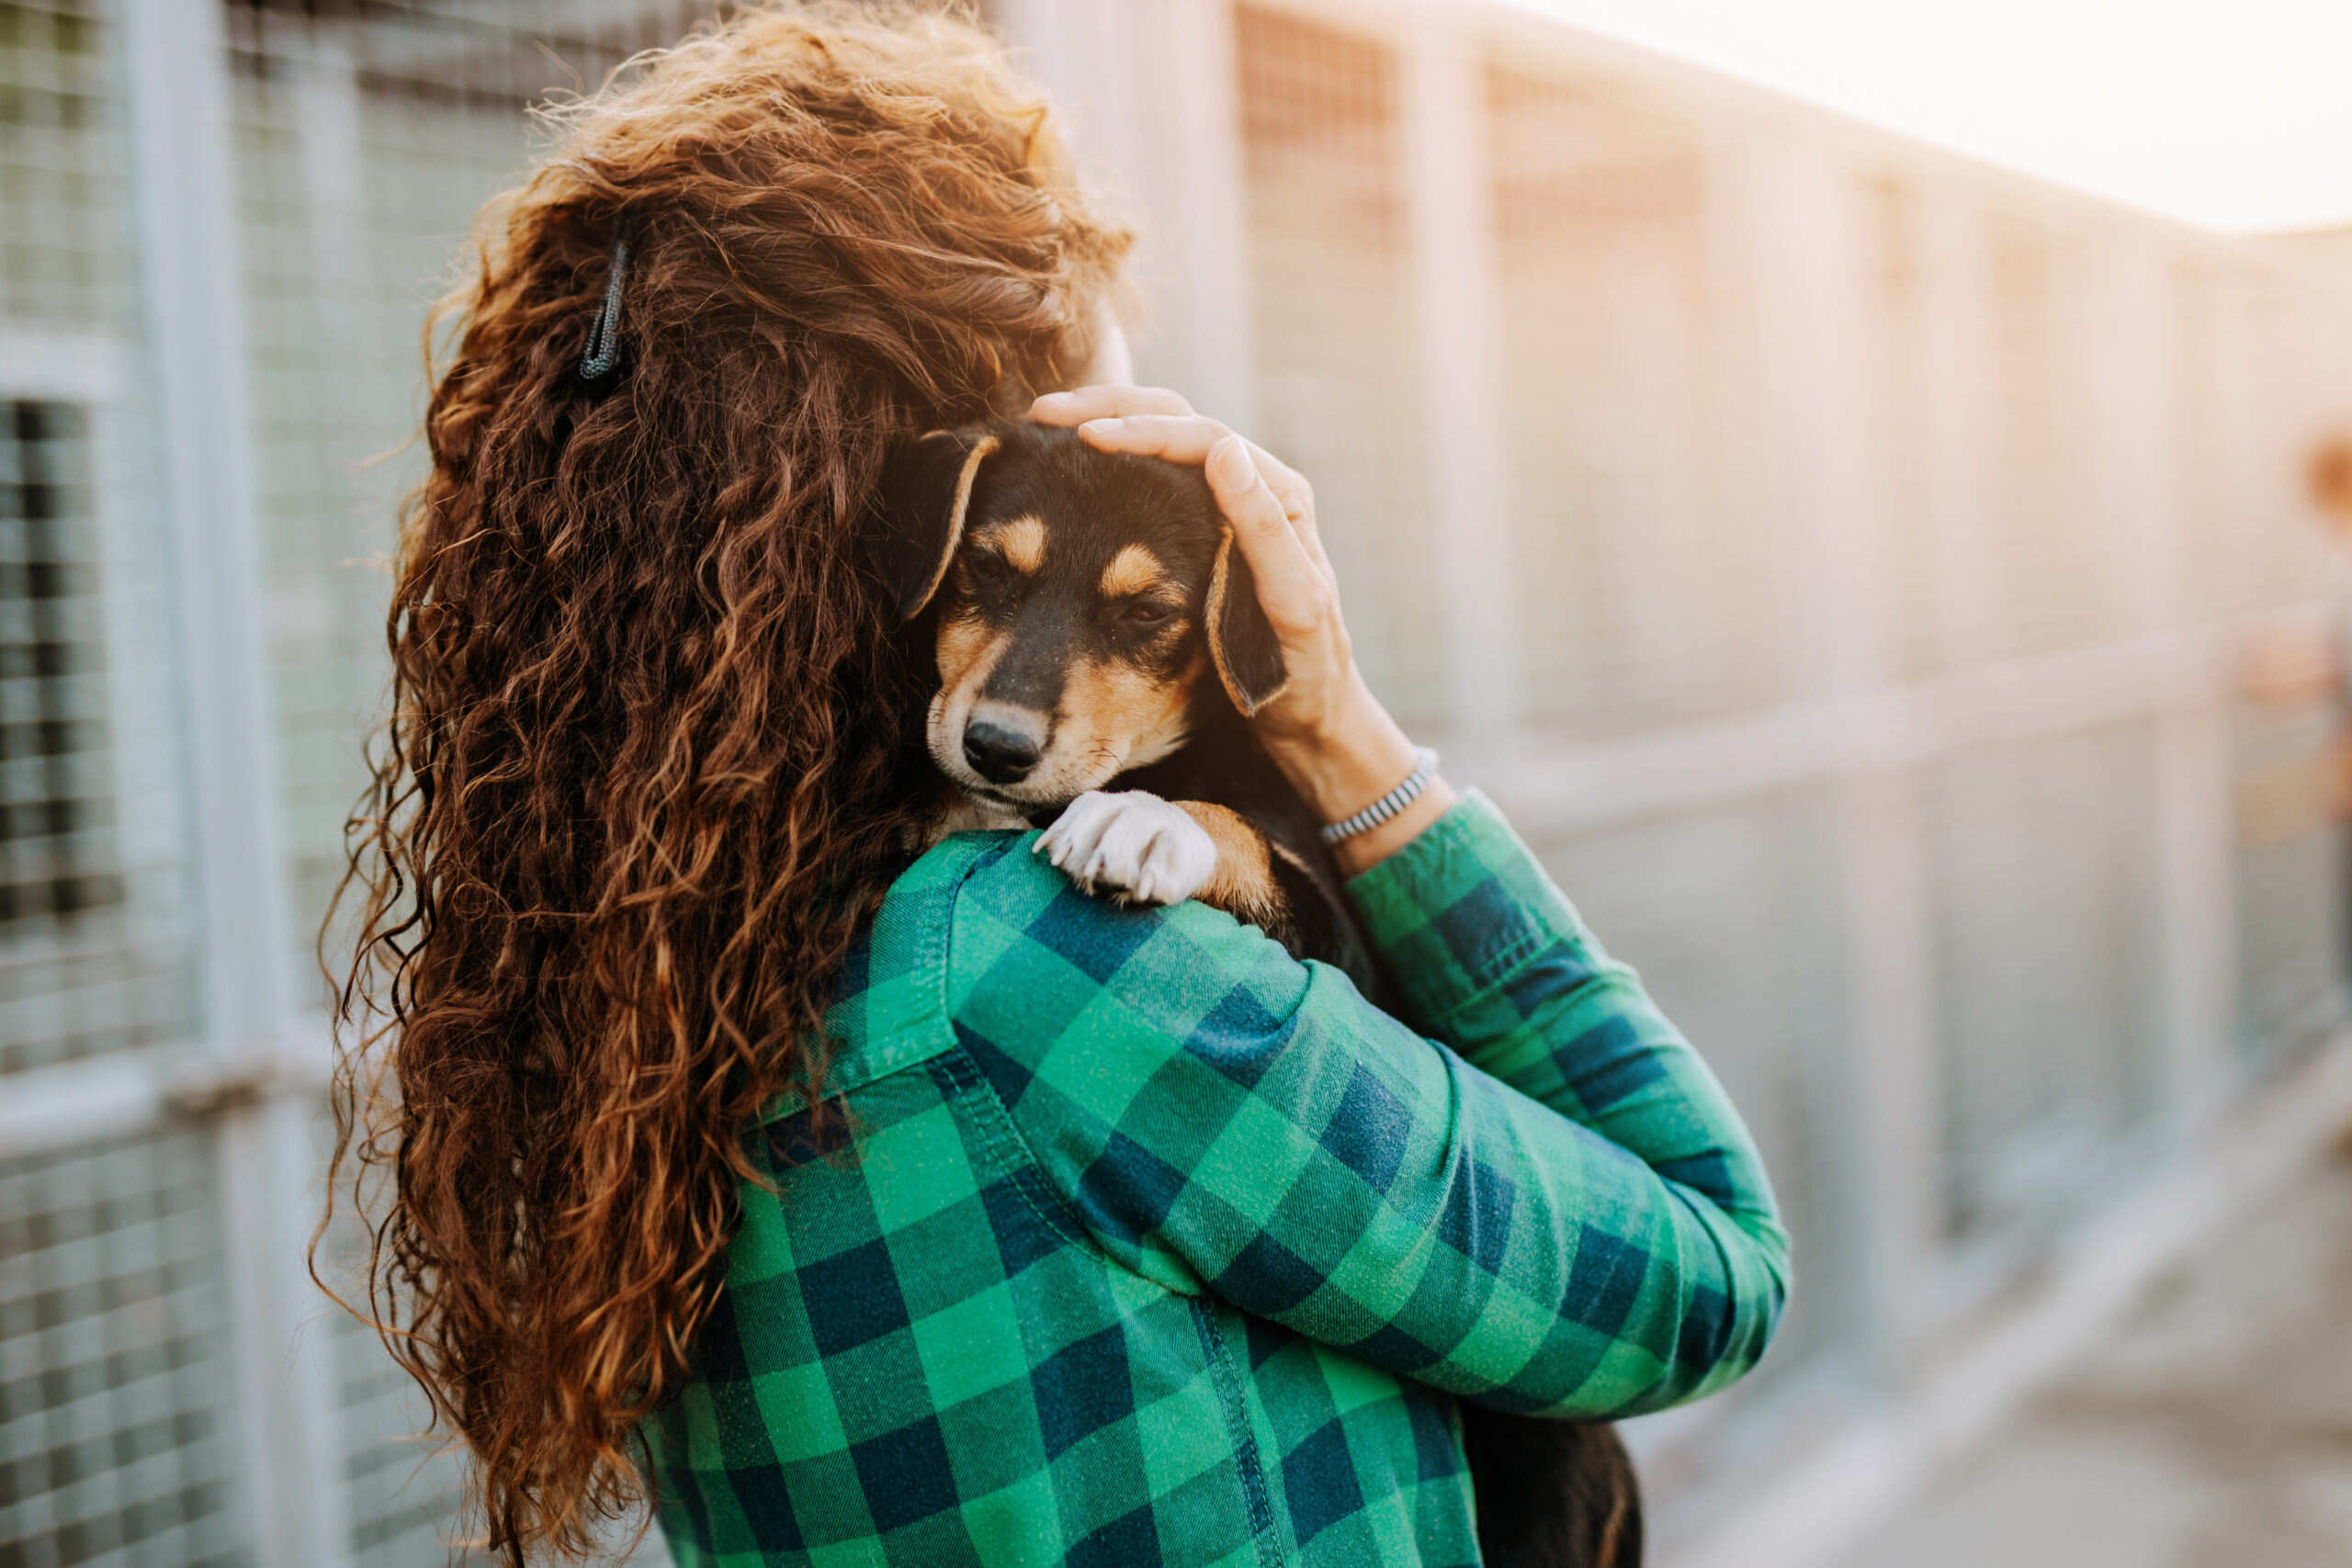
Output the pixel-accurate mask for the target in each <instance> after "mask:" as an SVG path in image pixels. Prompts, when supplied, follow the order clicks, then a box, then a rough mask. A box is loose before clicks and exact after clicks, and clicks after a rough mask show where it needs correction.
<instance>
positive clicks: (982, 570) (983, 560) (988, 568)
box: [971, 550, 1012, 582]
mask: <svg viewBox="0 0 2352 1568" xmlns="http://www.w3.org/2000/svg"><path fill="white" fill-rule="evenodd" d="M971 567H972V575H973V576H974V577H977V578H978V579H979V580H980V581H982V582H1002V581H1006V580H1007V579H1008V578H1010V577H1012V565H1011V564H1010V563H1009V562H1007V561H1006V560H1005V558H1003V557H1002V556H998V555H990V554H989V552H988V551H986V550H976V551H974V552H973V553H972V557H971Z"/></svg>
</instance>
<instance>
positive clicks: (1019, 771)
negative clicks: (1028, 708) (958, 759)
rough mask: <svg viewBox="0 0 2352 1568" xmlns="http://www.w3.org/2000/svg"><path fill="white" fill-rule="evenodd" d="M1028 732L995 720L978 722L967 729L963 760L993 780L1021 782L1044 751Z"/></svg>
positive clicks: (994, 781)
mask: <svg viewBox="0 0 2352 1568" xmlns="http://www.w3.org/2000/svg"><path fill="white" fill-rule="evenodd" d="M1041 754H1042V753H1041V750H1040V749H1039V747H1038V745H1037V743H1036V742H1035V740H1033V739H1030V738H1029V737H1028V736H1026V735H1020V734H1016V733H1014V732H1013V731H1012V730H1010V729H1004V728H1000V727H998V726H996V725H993V724H975V725H970V726H967V728H965V730H964V761H967V762H969V763H971V764H972V772H974V773H978V774H979V775H980V777H982V778H984V779H986V780H988V781H989V783H990V784H1019V783H1020V782H1021V781H1022V780H1023V779H1024V778H1027V777H1028V776H1029V770H1030V769H1032V768H1034V767H1035V766H1036V765H1037V758H1038V757H1039V756H1040V755H1041Z"/></svg>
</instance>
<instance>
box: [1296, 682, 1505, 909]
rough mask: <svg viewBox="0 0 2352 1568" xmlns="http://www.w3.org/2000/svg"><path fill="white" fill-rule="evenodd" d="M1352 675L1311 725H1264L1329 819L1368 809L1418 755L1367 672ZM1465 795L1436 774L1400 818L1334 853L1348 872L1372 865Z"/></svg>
mask: <svg viewBox="0 0 2352 1568" xmlns="http://www.w3.org/2000/svg"><path fill="white" fill-rule="evenodd" d="M1350 673H1351V681H1350V682H1349V689H1348V690H1347V692H1346V693H1345V694H1343V695H1342V696H1341V698H1340V701H1338V702H1336V703H1334V704H1333V705H1331V707H1330V709H1329V711H1328V712H1327V713H1326V714H1325V715H1324V716H1323V717H1322V719H1321V720H1320V722H1318V723H1317V724H1316V725H1314V726H1313V727H1312V728H1300V729H1297V730H1288V729H1267V730H1261V736H1262V738H1263V739H1264V740H1265V743H1266V750H1267V751H1268V752H1269V753H1271V754H1272V757H1273V759H1274V763H1275V765H1276V766H1277V767H1279V768H1281V769H1282V771H1283V776H1284V777H1286V778H1288V779H1289V780H1290V782H1291V785H1292V787H1293V788H1295V789H1296V790H1297V791H1298V793H1299V795H1300V796H1301V797H1302V798H1303V799H1305V800H1306V804H1307V806H1308V807H1310V808H1311V809H1312V810H1313V811H1314V812H1315V814H1316V815H1317V816H1318V817H1320V818H1322V819H1323V820H1324V821H1326V822H1338V821H1342V820H1344V819H1345V818H1350V817H1352V816H1354V815H1355V814H1356V813H1357V812H1359V811H1362V810H1363V808H1364V807H1367V806H1370V805H1371V804H1372V803H1373V802H1374V801H1375V800H1378V799H1379V798H1380V797H1381V796H1382V795H1386V794H1387V793H1388V792H1389V791H1390V790H1393V789H1395V788H1396V787H1397V785H1398V784H1402V783H1403V782H1404V781H1405V778H1406V776H1407V775H1408V774H1409V773H1412V771H1413V769H1414V768H1415V766H1416V765H1418V763H1419V751H1418V750H1417V749H1416V748H1415V746H1414V745H1413V743H1412V741H1411V740H1410V739H1407V737H1406V734H1405V731H1404V729H1403V728H1402V727H1401V726H1399V725H1398V724H1397V721H1396V719H1394V718H1392V717H1391V716H1389V713H1388V710H1387V709H1385V708H1384V707H1382V706H1381V705H1380V702H1379V699H1377V698H1375V697H1374V695H1373V694H1372V693H1371V690H1370V689H1369V688H1368V687H1366V686H1365V685H1364V684H1363V678H1362V677H1361V676H1358V675H1355V674H1354V672H1353V671H1351V672H1350ZM1459 798H1460V796H1458V795H1455V794H1454V792H1453V787H1452V786H1451V785H1449V784H1447V783H1446V782H1445V780H1444V779H1442V778H1432V779H1430V782H1429V784H1428V787H1427V788H1425V789H1424V790H1423V791H1422V792H1421V794H1420V795H1419V796H1418V797H1417V798H1416V799H1415V800H1414V801H1413V803H1412V804H1411V805H1410V806H1408V807H1406V808H1405V809H1404V810H1402V811H1400V812H1398V813H1397V815H1396V816H1395V817H1392V818H1389V819H1388V820H1387V821H1385V822H1383V823H1381V824H1380V825H1379V826H1378V827H1375V828H1373V829H1370V830H1368V831H1366V832H1363V833H1358V834H1355V835H1353V836H1352V837H1350V838H1346V839H1342V840H1340V841H1339V842H1338V843H1336V844H1333V845H1332V846H1331V854H1332V858H1333V859H1335V860H1336V861H1338V862H1339V864H1340V871H1341V872H1342V873H1343V874H1347V875H1350V876H1353V875H1355V874H1357V873H1359V872H1363V871H1368V870H1370V869H1371V868H1372V867H1374V866H1375V865H1377V864H1379V863H1381V862H1382V861H1384V860H1385V859H1387V858H1388V857H1389V856H1390V855H1391V854H1394V853H1395V852H1397V851H1398V850H1400V849H1403V848H1404V847H1405V846H1406V845H1407V844H1409V843H1411V842H1412V841H1413V840H1415V839H1416V838H1418V837H1419V836H1420V832H1421V829H1424V828H1427V827H1428V826H1429V825H1430V823H1432V822H1435V821H1436V820H1437V819H1438V818H1441V817H1442V816H1444V815H1445V813H1446V812H1447V810H1448V809H1450V808H1451V807H1453V804H1454V802H1455V801H1456V800H1458V799H1459Z"/></svg>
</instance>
